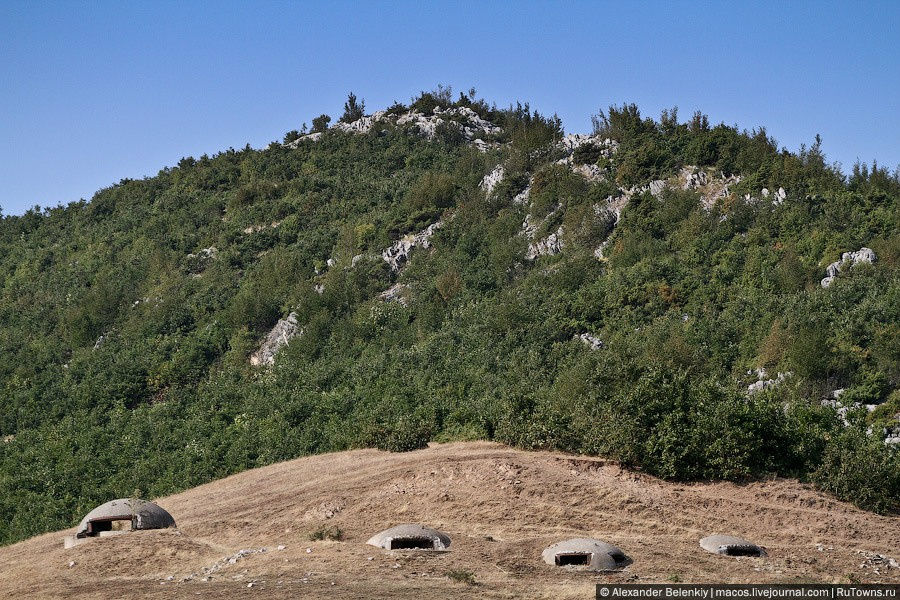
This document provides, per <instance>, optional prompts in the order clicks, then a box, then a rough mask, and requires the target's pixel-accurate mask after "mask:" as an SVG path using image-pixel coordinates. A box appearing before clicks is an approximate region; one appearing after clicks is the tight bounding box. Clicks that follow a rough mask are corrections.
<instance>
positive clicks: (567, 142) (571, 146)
mask: <svg viewBox="0 0 900 600" xmlns="http://www.w3.org/2000/svg"><path fill="white" fill-rule="evenodd" d="M587 144H593V145H595V146H600V147H601V148H603V149H604V151H601V155H602V156H610V155H612V154H613V153H615V151H616V150H618V148H619V142H617V141H615V140H611V139H609V138H602V137H600V136H599V135H590V134H584V133H570V134H568V135H566V136H565V137H563V139H561V140H560V141H559V144H558V145H559V147H560V148H562V149H563V150H565V151H566V152H567V153H569V154H571V153H572V152H575V150H576V149H578V148H579V147H581V146H584V145H587Z"/></svg>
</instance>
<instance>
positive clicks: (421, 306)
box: [0, 88, 900, 543]
mask: <svg viewBox="0 0 900 600" xmlns="http://www.w3.org/2000/svg"><path fill="white" fill-rule="evenodd" d="M452 100H453V97H452V95H450V94H449V90H446V91H445V90H444V88H439V90H437V91H435V92H428V93H424V94H422V96H421V97H419V98H418V99H416V100H415V101H414V102H413V105H414V106H413V108H415V109H417V110H421V111H423V112H428V111H433V110H434V109H435V108H437V107H441V108H442V109H443V108H448V107H451V106H467V107H470V108H471V109H472V110H475V111H476V112H477V113H478V114H479V115H481V116H482V118H488V119H490V120H492V121H493V122H494V123H496V124H498V125H502V126H503V128H504V131H503V133H502V134H498V135H497V136H496V137H495V139H496V141H499V142H502V143H503V145H502V147H501V149H499V150H492V151H490V152H488V153H481V152H478V151H477V150H475V149H474V148H472V147H470V146H469V145H468V144H465V143H462V139H461V138H460V133H459V129H458V127H456V124H455V123H448V124H447V128H446V131H443V132H442V133H441V135H438V136H437V139H435V140H433V141H427V140H426V139H424V138H422V137H419V136H415V135H411V132H409V131H403V130H402V128H396V127H393V126H388V125H382V126H379V127H377V128H373V130H372V132H371V133H370V134H367V135H355V134H343V133H340V132H330V133H328V134H326V135H322V136H321V137H320V138H319V140H318V141H316V142H312V141H310V140H300V141H299V142H298V145H297V148H296V149H288V148H284V147H282V146H280V145H277V144H273V145H272V146H270V147H269V148H267V149H264V150H259V151H256V150H252V149H249V148H245V149H242V150H233V149H232V150H228V151H225V152H222V153H221V154H218V155H216V156H213V157H208V156H202V157H200V158H197V159H195V158H185V159H183V160H182V161H180V162H179V164H178V166H176V167H173V168H167V169H164V170H162V171H160V172H159V174H157V175H156V176H155V177H151V178H147V179H144V180H123V181H122V182H120V183H119V184H117V185H114V186H112V187H110V188H107V189H104V190H101V191H99V192H98V193H97V194H96V195H95V197H94V198H93V199H92V200H91V202H77V203H73V204H71V205H69V206H67V207H57V208H52V209H39V208H36V209H33V210H31V211H28V212H27V213H26V214H25V215H22V216H6V217H3V219H2V220H0V272H2V277H3V282H4V285H3V288H2V289H0V323H2V327H0V352H2V354H3V356H4V358H5V360H4V361H3V362H2V364H0V391H2V401H0V542H4V543H5V542H10V541H14V540H17V539H21V538H23V537H27V536H30V535H33V534H36V533H39V532H42V531H46V530H49V529H55V528H61V527H66V526H70V525H72V524H73V523H75V522H77V520H78V519H79V518H80V517H81V516H82V515H83V514H84V513H85V512H86V511H87V510H89V509H90V508H92V507H93V506H95V505H97V504H99V503H101V502H104V501H106V500H108V499H109V498H110V497H119V496H127V495H129V494H132V493H133V491H134V490H135V489H136V488H139V489H140V490H141V491H142V492H143V495H146V496H151V497H153V496H158V495H163V494H167V493H171V492H173V491H175V490H178V489H184V488H186V487H191V486H194V485H198V484H200V483H203V482H206V481H209V480H211V479H215V478H218V477H222V476H225V475H227V474H230V473H233V472H236V471H239V470H242V469H247V468H252V467H256V466H260V465H264V464H269V463H272V462H274V461H279V460H285V459H288V458H292V457H296V456H300V455H303V454H309V453H313V452H327V451H335V450H342V449H347V448H353V447H360V446H374V447H379V448H383V449H386V450H391V451H406V450H411V449H415V448H421V447H423V446H424V445H425V444H427V443H428V442H429V441H432V440H454V439H481V438H489V439H496V440H500V441H504V442H509V443H512V444H516V445H519V446H522V447H527V448H556V449H562V450H567V451H573V452H586V453H593V454H603V455H606V456H609V457H612V458H616V459H618V460H621V461H622V462H623V463H625V464H627V465H629V466H631V467H633V468H637V469H642V470H644V471H646V472H649V473H653V474H656V475H659V476H662V477H669V478H678V479H696V478H723V477H724V478H731V479H738V480H741V479H746V478H753V477H762V476H767V475H770V474H778V475H782V476H796V477H801V478H803V479H809V480H813V481H815V482H817V483H818V484H819V485H820V486H821V487H823V488H824V489H827V490H829V491H831V492H833V493H835V494H836V495H838V496H839V497H841V498H845V499H848V500H851V501H853V502H856V503H857V504H859V505H861V506H865V507H867V508H870V509H873V510H878V511H883V512H887V511H892V510H896V509H897V507H896V501H895V500H896V498H897V497H900V494H898V491H897V476H898V475H897V474H898V472H900V468H898V463H897V461H898V459H897V455H898V453H897V451H896V449H891V448H887V447H885V446H884V444H882V443H881V440H880V438H879V436H880V433H881V432H882V431H883V429H884V428H886V427H893V426H895V425H896V414H897V412H898V410H900V409H898V403H900V400H898V386H900V344H897V339H898V336H900V280H898V269H900V239H898V236H897V231H900V222H898V218H900V211H898V201H900V183H898V179H900V178H898V176H897V174H891V173H889V172H887V171H885V170H884V169H883V168H881V167H877V166H873V167H872V168H871V169H870V168H868V167H866V166H862V165H858V166H857V167H855V168H854V170H853V173H852V175H851V176H850V177H849V178H848V179H846V180H845V178H844V177H843V176H842V175H841V174H840V173H839V172H838V171H836V170H835V169H832V168H831V167H828V166H827V165H826V164H825V162H824V158H823V157H822V155H821V152H820V150H819V147H818V144H817V143H816V144H813V145H812V146H811V147H810V149H808V150H807V149H803V150H802V151H801V152H800V153H797V154H791V153H787V152H779V151H777V149H776V145H775V143H774V141H772V140H771V139H770V138H768V137H767V135H766V133H765V131H764V130H758V131H754V132H750V133H747V132H740V131H737V130H735V129H734V128H731V127H726V126H723V125H718V126H710V124H709V123H708V121H707V119H706V118H705V117H703V116H702V115H699V114H698V115H695V116H694V118H693V119H692V120H691V121H690V122H688V123H683V124H682V123H678V119H677V114H676V112H675V111H671V112H670V111H667V112H666V113H664V115H663V117H662V118H661V119H660V121H659V122H655V121H653V120H651V119H646V118H644V117H642V116H641V115H640V113H639V111H638V110H637V108H635V107H633V106H630V105H626V106H625V107H622V108H618V109H611V110H610V111H608V113H607V114H606V116H605V118H598V123H597V127H598V130H599V132H600V133H602V134H604V135H606V136H608V137H611V138H613V139H615V140H617V142H618V143H619V151H618V152H616V153H615V154H614V155H613V156H612V157H611V158H610V159H605V158H603V157H601V156H600V154H599V148H598V147H596V146H594V147H592V146H585V147H583V148H582V149H580V150H579V151H578V152H577V154H576V156H575V161H576V162H579V163H582V162H583V163H589V164H598V163H604V161H605V163H604V164H603V165H602V169H603V173H604V176H605V179H604V180H603V181H599V182H590V181H587V180H586V179H584V178H582V177H580V176H578V175H576V174H574V173H573V172H572V171H571V169H569V168H568V167H566V166H563V165H559V164H555V163H556V162H557V161H558V160H559V159H560V158H561V157H562V155H561V153H560V151H559V150H558V148H556V147H554V142H555V141H556V140H558V139H559V137H560V136H561V134H562V130H561V127H560V123H559V120H558V119H557V118H555V117H545V116H542V115H540V114H538V113H536V112H534V111H532V110H531V109H530V107H529V106H528V105H527V104H526V105H521V104H517V105H515V106H513V107H510V108H509V109H505V110H498V109H496V108H495V107H488V106H487V104H486V103H484V101H483V100H476V99H475V97H474V93H471V94H469V95H463V96H461V97H460V99H459V100H458V101H456V102H453V101H452ZM348 104H349V99H348ZM358 107H361V103H360V104H359V106H358ZM392 110H393V111H394V112H395V113H399V112H404V111H405V110H406V107H404V106H402V105H399V104H398V105H396V106H395V107H392ZM328 122H329V119H328V118H327V116H326V115H323V116H322V117H320V118H319V119H317V122H316V123H315V124H314V130H316V131H323V130H324V129H325V128H326V126H327V123H328ZM298 133H300V132H292V133H291V134H289V135H288V136H287V137H286V138H285V139H286V140H288V139H289V138H290V140H296V139H297V138H296V135H297V134H298ZM499 162H503V164H504V167H505V170H506V176H505V177H504V179H503V181H501V182H500V184H499V185H498V186H497V188H496V189H495V192H494V193H493V194H491V195H486V194H485V193H484V192H483V191H482V190H481V189H479V187H478V186H479V182H480V181H481V179H482V177H484V175H485V174H487V173H488V172H490V171H491V170H492V169H493V167H494V166H495V165H496V164H497V163H499ZM687 164H693V165H700V166H709V167H715V168H717V169H719V170H722V171H725V173H726V174H727V173H740V174H741V175H742V177H743V179H742V181H741V183H740V184H738V185H736V186H735V190H734V195H733V196H732V197H729V198H726V199H724V200H723V201H722V202H720V203H719V204H717V205H716V206H715V207H713V208H712V209H711V210H709V211H707V210H706V209H704V208H703V207H702V205H701V202H700V195H699V194H698V193H697V192H695V191H681V190H669V191H665V192H663V193H662V194H660V195H658V196H657V197H654V196H653V195H651V194H650V193H643V194H641V193H635V194H633V196H632V198H631V200H630V202H629V204H628V205H627V206H625V207H624V209H623V210H622V212H621V215H620V216H619V218H618V219H617V218H616V215H615V214H614V213H612V212H610V211H604V210H601V209H602V207H603V206H605V201H606V198H607V197H609V196H612V197H617V196H619V195H620V194H621V190H620V188H622V187H628V186H630V185H632V184H637V185H644V184H646V183H647V180H649V179H652V178H663V177H667V176H669V175H671V174H674V173H677V172H678V170H679V169H680V168H681V167H682V166H684V165H687ZM532 178H533V185H532V192H531V202H530V203H529V205H527V206H521V205H517V204H513V203H512V202H511V200H512V198H513V197H514V196H515V195H516V194H518V193H519V192H521V191H522V190H523V189H524V188H525V187H526V186H527V185H528V183H529V181H530V180H532ZM780 186H783V187H784V188H785V189H786V190H787V192H788V197H787V199H786V200H785V201H784V202H783V203H782V204H780V205H775V204H772V203H771V202H766V201H756V200H753V201H749V202H746V201H744V200H742V199H741V196H742V195H743V194H745V193H749V194H751V195H752V196H754V198H756V197H758V196H759V191H760V189H761V188H762V187H768V188H769V189H770V190H776V189H778V187H780ZM529 213H530V214H529ZM526 215H528V216H529V218H530V219H532V220H533V222H534V223H535V227H536V228H537V229H538V230H539V231H538V234H537V235H545V234H546V233H549V232H550V231H556V230H557V228H558V227H559V226H560V225H562V226H563V229H564V241H565V249H564V251H563V252H562V253H561V254H559V255H557V256H552V257H542V258H539V259H537V260H536V261H527V260H525V259H524V255H525V252H526V248H527V245H528V241H527V240H526V239H525V237H524V236H522V235H521V231H522V223H523V221H524V220H525V218H526ZM438 219H441V220H442V222H443V224H444V225H443V227H442V228H441V229H439V230H438V231H437V232H436V234H435V235H434V237H433V238H432V239H431V244H432V245H431V248H430V249H429V250H424V249H418V250H415V251H414V252H413V254H412V257H411V260H410V261H409V263H408V265H407V266H406V267H405V268H404V270H403V272H402V273H401V274H399V275H398V274H396V273H392V272H391V270H390V268H389V267H388V266H387V264H386V263H385V262H384V261H383V260H382V259H381V251H382V250H383V249H384V248H386V247H388V246H390V245H391V244H392V243H393V242H394V241H396V240H397V239H399V238H401V237H402V236H404V235H406V234H408V233H411V232H417V231H420V230H421V229H423V228H424V227H426V226H427V225H429V224H430V223H433V222H435V221H437V220H438ZM601 243H603V244H605V246H604V247H603V248H604V251H603V256H604V258H603V260H597V259H596V258H595V256H594V251H595V250H596V249H597V247H598V246H599V245H600V244H601ZM861 246H868V247H871V248H873V249H874V250H875V252H876V254H877V256H878V259H877V261H876V262H875V264H874V265H859V266H857V267H854V268H852V269H847V270H845V271H844V272H842V273H841V274H840V276H839V277H838V278H837V279H836V280H835V281H834V282H833V283H832V285H831V286H830V287H829V288H827V289H823V288H821V287H820V285H819V280H820V279H821V277H823V276H824V269H825V266H826V265H827V264H828V263H830V262H832V261H834V260H836V259H837V258H839V257H840V254H841V252H844V251H848V250H857V249H859V248H860V247H861ZM211 247H215V248H216V249H217V254H216V256H215V258H213V259H209V260H208V259H206V258H198V257H199V256H200V252H201V250H203V249H208V248H211ZM191 254H193V255H194V257H193V258H189V255H191ZM329 258H331V259H334V265H333V266H332V267H330V268H326V267H325V265H326V261H327V260H328V259H329ZM354 258H355V264H354V262H353V261H354ZM398 281H399V282H400V283H403V284H405V285H406V286H407V292H405V295H404V300H405V301H406V302H407V305H405V306H404V305H402V304H399V303H385V302H382V301H380V300H378V299H377V296H378V294H379V293H380V292H382V291H383V290H385V289H387V288H388V287H390V286H391V285H392V284H394V283H396V282H398ZM317 285H321V286H324V289H322V288H320V291H321V292H322V293H321V294H319V293H317V292H316V291H315V286H317ZM291 311H294V312H296V313H297V315H298V324H299V326H300V327H301V328H302V329H303V334H302V335H301V336H299V337H296V338H294V339H293V340H292V341H291V343H290V345H289V346H287V347H286V348H285V349H284V350H282V351H281V353H280V354H279V355H278V358H277V360H276V364H275V365H274V366H273V367H272V368H270V369H257V368H253V367H251V366H250V365H249V363H248V355H249V354H250V353H251V352H253V351H255V350H256V348H257V347H258V345H259V341H260V340H261V339H262V337H263V336H264V335H265V334H266V333H267V332H268V331H269V330H270V328H271V327H272V325H273V324H274V323H275V322H277V321H278V320H279V319H282V318H284V317H285V316H286V315H287V314H288V313H290V312H291ZM584 332H589V333H591V334H593V335H595V336H597V337H598V338H600V339H601V340H602V341H603V347H602V348H601V349H599V350H594V351H591V350H590V349H588V348H587V346H585V344H583V343H582V342H581V341H580V340H578V339H573V338H576V336H577V335H579V334H581V333H584ZM101 336H102V340H101V339H100V338H101ZM98 340H99V342H98ZM95 346H96V347H95ZM758 367H765V368H766V369H767V370H768V372H769V374H770V375H769V376H770V377H774V376H775V375H776V374H777V373H779V372H782V373H784V372H791V373H792V375H791V376H789V377H788V378H787V379H785V381H784V383H782V384H781V385H779V386H777V387H775V388H771V389H769V390H767V391H765V392H761V393H759V394H757V395H754V396H752V397H749V398H748V397H747V395H746V386H747V385H748V384H749V383H751V382H752V381H755V380H756V377H755V376H752V375H748V374H747V373H748V371H750V370H753V369H756V368H758ZM836 388H844V389H846V391H845V392H844V395H843V396H842V397H841V401H843V402H845V403H847V404H848V405H852V404H853V403H855V402H859V403H863V404H869V403H878V402H882V404H881V405H880V406H879V407H878V408H876V409H875V410H874V411H873V412H871V413H869V412H868V411H866V410H865V409H854V410H851V411H850V413H849V417H850V420H851V426H850V428H848V429H844V427H843V425H842V424H841V423H840V422H839V421H838V419H837V418H836V416H835V412H834V410H832V409H831V408H824V407H822V406H821V404H820V400H821V398H822V397H823V396H825V395H827V394H828V393H829V392H830V391H831V390H834V389H836ZM868 427H871V428H872V431H873V433H872V435H866V433H865V430H866V428H868ZM892 498H893V499H894V500H892Z"/></svg>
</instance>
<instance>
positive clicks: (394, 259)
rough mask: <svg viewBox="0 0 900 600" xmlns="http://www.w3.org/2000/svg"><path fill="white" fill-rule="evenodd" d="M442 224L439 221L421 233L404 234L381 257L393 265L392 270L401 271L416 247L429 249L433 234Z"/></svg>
mask: <svg viewBox="0 0 900 600" xmlns="http://www.w3.org/2000/svg"><path fill="white" fill-rule="evenodd" d="M442 226H443V222H442V221H437V222H435V223H432V224H431V225H429V226H428V227H426V228H425V229H423V230H422V231H420V232H419V233H415V234H410V235H406V236H404V237H403V238H402V239H399V240H397V241H396V242H394V243H393V244H392V245H391V246H390V247H389V248H385V250H384V251H383V252H382V253H381V258H383V259H384V261H385V262H386V263H387V264H389V265H390V266H391V270H392V271H394V272H395V273H397V272H399V271H400V269H401V268H403V265H405V264H406V263H407V261H408V260H409V254H410V252H412V251H413V249H414V248H426V249H427V248H430V247H431V236H433V235H434V232H435V231H437V230H438V229H440V228H441V227H442Z"/></svg>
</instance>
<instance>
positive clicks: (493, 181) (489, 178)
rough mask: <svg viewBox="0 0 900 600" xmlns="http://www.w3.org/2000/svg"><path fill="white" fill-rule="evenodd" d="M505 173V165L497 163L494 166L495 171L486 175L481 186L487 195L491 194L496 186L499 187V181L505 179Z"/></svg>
mask: <svg viewBox="0 0 900 600" xmlns="http://www.w3.org/2000/svg"><path fill="white" fill-rule="evenodd" d="M504 174H505V171H504V170H503V165H497V166H496V167H494V170H493V171H491V172H490V173H488V174H487V175H485V176H484V179H482V180H481V184H479V187H480V188H481V189H482V190H484V193H485V195H486V196H490V195H491V194H493V193H494V188H496V187H497V184H498V183H500V182H501V181H503V175H504Z"/></svg>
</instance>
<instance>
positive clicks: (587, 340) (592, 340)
mask: <svg viewBox="0 0 900 600" xmlns="http://www.w3.org/2000/svg"><path fill="white" fill-rule="evenodd" d="M575 338H576V339H579V340H581V341H582V343H584V345H585V346H587V347H588V348H590V349H591V350H599V349H600V348H602V347H603V340H601V339H600V338H598V337H597V336H595V335H592V334H590V333H582V334H579V335H576V336H575Z"/></svg>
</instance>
